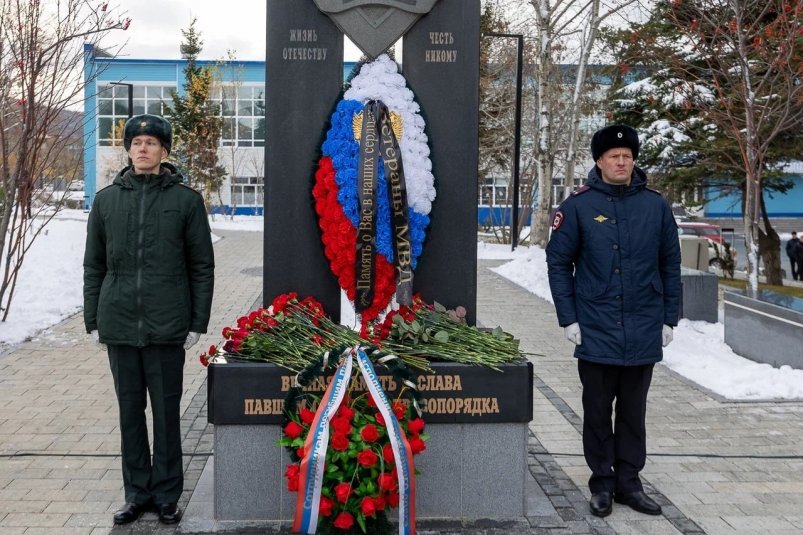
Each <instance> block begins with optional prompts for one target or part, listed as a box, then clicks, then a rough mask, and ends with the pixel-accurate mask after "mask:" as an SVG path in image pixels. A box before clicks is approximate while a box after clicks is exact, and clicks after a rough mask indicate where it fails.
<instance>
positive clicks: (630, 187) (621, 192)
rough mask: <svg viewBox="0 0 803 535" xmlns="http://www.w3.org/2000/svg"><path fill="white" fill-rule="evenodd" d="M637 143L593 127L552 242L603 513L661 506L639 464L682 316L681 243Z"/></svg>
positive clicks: (633, 136) (618, 129) (557, 295)
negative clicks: (640, 162) (656, 385)
mask: <svg viewBox="0 0 803 535" xmlns="http://www.w3.org/2000/svg"><path fill="white" fill-rule="evenodd" d="M638 151H639V139H638V134H637V133H636V131H635V130H634V129H633V128H631V127H629V126H625V125H612V126H608V127H605V128H603V129H601V130H599V131H598V132H596V133H595V134H594V137H593V138H592V140H591V154H592V156H593V158H594V161H595V162H596V165H595V166H594V168H593V169H592V170H591V171H590V172H589V174H588V181H587V182H586V184H585V185H584V186H583V187H581V188H579V189H578V190H577V191H575V192H574V193H573V194H572V195H571V197H569V198H568V199H566V201H564V202H563V204H561V205H560V207H559V208H558V211H557V212H556V213H555V218H554V220H553V223H552V236H551V238H550V240H549V244H548V245H547V249H546V256H547V265H548V271H549V285H550V288H551V290H552V297H553V299H554V301H555V308H556V311H557V315H558V323H559V324H560V326H561V327H564V330H565V334H566V338H568V339H569V340H570V341H571V342H572V343H574V344H575V345H576V346H577V347H576V348H575V352H574V356H575V357H576V358H577V359H578V360H577V362H578V371H579V374H580V381H581V383H582V385H583V413H584V416H583V452H584V455H585V458H586V462H587V464H588V467H589V468H590V469H591V478H590V479H589V482H588V486H589V489H590V491H591V495H592V496H591V501H590V506H591V512H592V513H593V514H595V515H597V516H601V517H602V516H607V515H608V514H610V512H611V509H612V502H613V501H616V502H617V503H622V504H625V505H628V506H630V507H632V508H633V509H635V510H636V511H639V512H642V513H646V514H651V515H658V514H661V507H660V506H659V505H658V504H657V503H655V501H654V500H653V499H651V498H650V497H649V496H647V495H646V494H645V493H644V489H643V487H642V484H641V480H640V479H639V472H640V471H641V470H642V468H644V463H645V461H646V457H647V446H646V426H645V416H646V409H647V390H648V389H649V387H650V381H651V380H652V370H653V366H654V365H655V363H656V362H658V361H660V360H661V359H662V358H663V350H662V347H665V346H666V345H667V344H669V343H670V342H671V341H672V327H674V326H675V325H677V322H678V315H679V314H678V313H679V310H678V309H679V303H680V244H679V241H678V232H677V225H676V224H675V219H674V217H673V216H672V210H671V209H670V206H669V204H668V203H667V202H666V201H665V200H664V199H663V197H662V196H661V195H660V194H659V193H657V192H655V191H653V190H651V189H649V188H647V176H646V174H645V173H644V171H642V170H641V169H639V168H638V167H636V166H635V164H634V160H635V159H636V158H637V157H638ZM614 401H615V404H616V417H615V421H613V422H612V421H611V417H612V409H613V405H614Z"/></svg>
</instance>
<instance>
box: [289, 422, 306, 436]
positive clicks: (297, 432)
mask: <svg viewBox="0 0 803 535" xmlns="http://www.w3.org/2000/svg"><path fill="white" fill-rule="evenodd" d="M303 432H304V428H303V427H301V426H300V425H298V424H297V423H295V422H290V423H288V424H287V425H286V426H284V434H285V435H287V436H288V437H290V438H298V437H299V436H301V433H303Z"/></svg>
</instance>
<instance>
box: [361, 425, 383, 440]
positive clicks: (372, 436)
mask: <svg viewBox="0 0 803 535" xmlns="http://www.w3.org/2000/svg"><path fill="white" fill-rule="evenodd" d="M360 436H361V437H362V439H363V440H364V441H366V442H376V441H377V440H378V439H379V431H378V430H377V429H376V426H375V425H373V424H368V425H366V426H365V427H363V428H362V430H361V431H360Z"/></svg>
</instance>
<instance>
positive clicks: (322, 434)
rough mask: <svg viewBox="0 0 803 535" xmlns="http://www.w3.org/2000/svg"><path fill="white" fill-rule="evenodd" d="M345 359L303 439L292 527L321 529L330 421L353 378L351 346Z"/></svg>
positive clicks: (308, 530)
mask: <svg viewBox="0 0 803 535" xmlns="http://www.w3.org/2000/svg"><path fill="white" fill-rule="evenodd" d="M343 357H344V358H343V361H342V362H341V363H340V366H338V368H337V371H335V375H334V377H333V378H332V382H331V383H329V386H328V387H327V388H326V392H325V393H324V395H323V398H321V403H320V405H319V406H318V410H317V411H316V412H315V419H313V421H312V425H311V426H310V432H309V434H307V440H306V441H304V458H303V459H302V460H301V466H300V469H301V470H300V476H299V481H298V489H299V493H298V496H297V497H296V514H295V518H294V520H293V531H297V532H300V533H315V532H316V531H317V529H318V514H319V511H320V507H321V487H322V486H323V469H324V462H325V460H326V449H327V448H328V447H329V422H330V421H331V420H332V417H333V416H334V415H335V413H336V412H337V409H338V407H340V404H341V403H342V402H343V399H344V398H345V397H346V390H348V386H349V381H350V380H351V369H352V363H351V349H347V350H346V351H344V352H343Z"/></svg>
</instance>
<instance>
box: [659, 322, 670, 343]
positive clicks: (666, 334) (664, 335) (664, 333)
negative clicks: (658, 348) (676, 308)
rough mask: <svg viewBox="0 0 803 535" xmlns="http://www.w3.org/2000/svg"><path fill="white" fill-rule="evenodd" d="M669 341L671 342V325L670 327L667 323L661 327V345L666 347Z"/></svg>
mask: <svg viewBox="0 0 803 535" xmlns="http://www.w3.org/2000/svg"><path fill="white" fill-rule="evenodd" d="M671 343H672V327H670V326H669V325H664V328H663V329H661V345H663V346H664V347H666V346H668V345H669V344H671Z"/></svg>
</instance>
